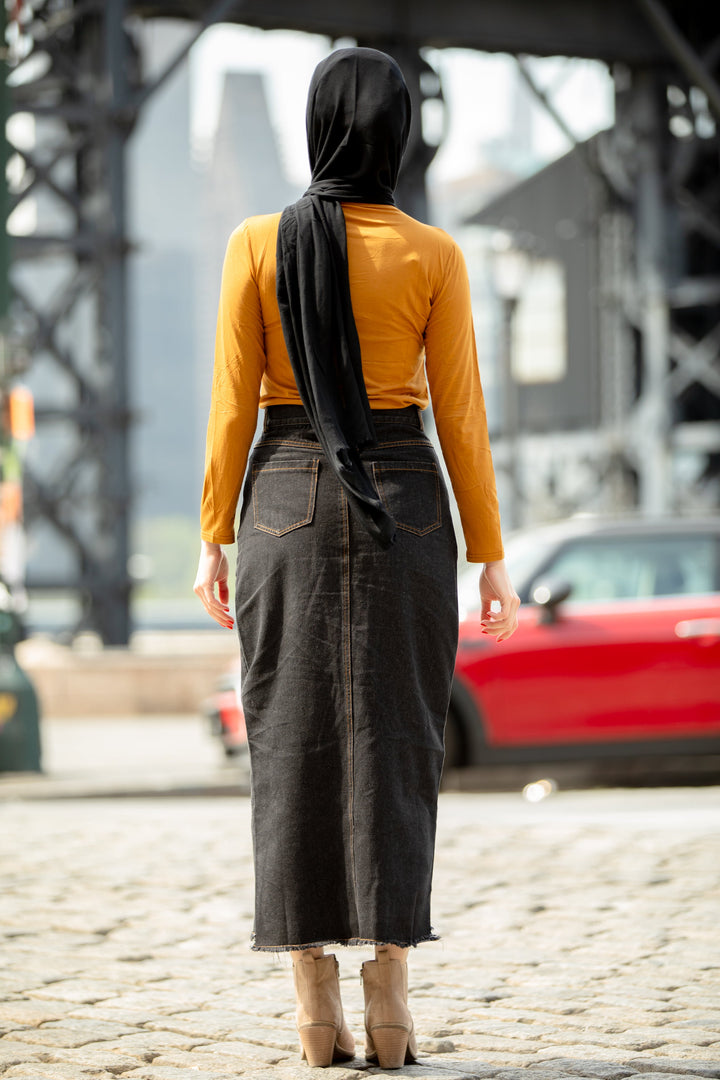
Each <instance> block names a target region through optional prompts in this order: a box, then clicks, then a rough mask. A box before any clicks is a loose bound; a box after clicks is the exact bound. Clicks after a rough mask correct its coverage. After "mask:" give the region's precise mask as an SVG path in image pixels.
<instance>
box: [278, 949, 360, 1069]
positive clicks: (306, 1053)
mask: <svg viewBox="0 0 720 1080" xmlns="http://www.w3.org/2000/svg"><path fill="white" fill-rule="evenodd" d="M293 976H294V979H295V994H296V997H297V1027H298V1034H299V1035H300V1045H301V1046H302V1056H303V1058H307V1062H308V1065H313V1066H316V1065H319V1066H321V1067H323V1066H327V1065H332V1063H333V1061H348V1060H349V1059H350V1058H353V1057H354V1056H355V1040H354V1039H353V1037H352V1035H351V1034H350V1031H349V1029H348V1026H347V1024H346V1023H345V1019H344V1017H343V1009H342V1001H341V1000H340V983H339V981H338V962H337V960H336V959H335V957H334V956H321V957H318V958H316V957H314V956H313V955H312V953H311V952H310V951H309V950H308V951H307V952H304V953H303V956H302V959H301V960H298V961H296V962H295V963H294V964H293Z"/></svg>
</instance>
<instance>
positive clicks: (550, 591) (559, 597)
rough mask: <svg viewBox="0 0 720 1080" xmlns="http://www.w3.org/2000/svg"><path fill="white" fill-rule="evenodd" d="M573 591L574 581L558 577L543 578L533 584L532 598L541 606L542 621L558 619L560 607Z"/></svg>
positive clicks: (547, 621)
mask: <svg viewBox="0 0 720 1080" xmlns="http://www.w3.org/2000/svg"><path fill="white" fill-rule="evenodd" d="M571 592H572V583H571V582H569V581H565V580H563V579H558V578H543V579H541V580H540V581H538V582H537V584H536V585H534V586H533V591H532V600H533V603H534V604H537V606H538V607H539V608H540V622H542V623H555V622H557V621H558V610H557V609H558V607H559V605H560V604H562V603H563V601H564V600H567V598H568V596H569V595H570V593H571Z"/></svg>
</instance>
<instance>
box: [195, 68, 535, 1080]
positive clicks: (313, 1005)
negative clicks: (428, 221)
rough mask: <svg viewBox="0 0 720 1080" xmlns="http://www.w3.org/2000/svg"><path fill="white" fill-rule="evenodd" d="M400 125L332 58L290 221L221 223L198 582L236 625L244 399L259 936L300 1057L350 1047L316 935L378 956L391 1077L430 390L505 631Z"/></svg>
mask: <svg viewBox="0 0 720 1080" xmlns="http://www.w3.org/2000/svg"><path fill="white" fill-rule="evenodd" d="M409 123H410V99H409V95H408V92H407V87H406V85H405V82H404V80H403V77H402V74H401V72H400V69H399V67H398V66H397V64H396V63H395V61H394V60H392V59H391V58H390V57H389V56H386V55H385V54H384V53H380V52H377V51H375V50H372V49H341V50H338V51H336V52H334V53H332V54H331V55H330V56H329V57H328V58H327V59H326V60H324V61H323V62H322V63H321V64H320V65H319V66H318V68H317V70H316V71H315V74H314V76H313V79H312V82H311V85H310V92H309V98H308V109H307V130H308V144H309V153H310V163H311V167H312V183H311V185H310V187H309V188H308V191H307V192H306V194H305V196H304V197H303V198H302V199H300V200H298V202H297V203H295V204H293V205H292V206H291V207H288V208H287V209H286V210H285V211H284V212H283V214H282V215H277V214H275V215H270V216H266V217H257V218H251V219H249V220H247V221H245V222H243V224H242V225H240V226H239V228H238V229H236V230H235V232H234V233H233V235H232V236H231V238H230V241H229V245H228V250H227V254H226V258H225V264H224V269H223V280H222V287H221V297H220V309H219V316H218V329H217V341H216V357H215V372H214V380H213V397H212V406H211V412H210V423H209V428H208V450H207V460H206V476H205V486H204V492H203V505H202V533H201V535H202V552H201V556H200V565H199V568H198V575H197V580H196V583H195V592H196V593H197V594H198V596H199V597H200V598H201V600H202V601H203V603H204V604H205V607H206V608H207V610H208V612H209V613H210V615H212V616H213V618H214V619H216V620H217V621H218V622H219V623H220V624H221V625H223V626H227V627H230V626H232V619H231V617H230V614H229V605H228V601H229V596H228V585H227V573H228V568H227V561H226V558H225V556H224V554H223V553H222V549H221V545H222V544H225V543H232V542H233V540H234V539H235V534H234V518H235V510H236V504H237V500H238V496H239V491H240V486H241V482H242V477H243V475H244V473H245V467H246V461H247V456H248V453H249V448H250V445H251V442H252V439H253V436H254V432H255V426H256V419H257V409H258V404H259V405H260V406H261V407H263V408H264V409H265V420H264V430H263V435H262V438H261V439H260V440H259V442H258V444H257V445H256V447H255V450H254V452H253V455H252V459H251V461H250V465H249V468H248V470H247V480H246V486H245V491H244V496H243V502H242V510H241V515H240V524H239V528H238V534H237V541H238V567H237V584H236V616H237V625H238V632H239V637H240V648H241V658H242V687H243V689H242V696H243V707H244V710H245V716H246V721H247V728H248V741H249V745H250V755H251V763H252V791H253V845H254V856H255V876H256V896H255V899H256V909H255V927H254V933H253V948H255V949H261V950H262V949H265V950H272V951H277V950H286V951H290V953H291V955H292V959H293V970H294V976H295V987H296V994H297V1003H298V1011H297V1016H298V1029H299V1033H300V1040H301V1044H302V1051H303V1057H306V1058H307V1059H308V1061H309V1063H310V1064H311V1065H329V1064H330V1063H331V1061H333V1060H338V1059H343V1058H350V1057H352V1056H353V1053H354V1044H353V1039H352V1036H351V1034H350V1032H349V1031H348V1030H347V1026H346V1025H345V1023H344V1020H343V1013H342V1005H341V1002H340V990H339V984H338V977H337V963H336V960H335V957H334V956H332V955H329V956H326V955H325V953H324V947H325V946H326V945H329V944H332V943H335V944H344V945H354V944H371V945H374V946H375V960H372V961H368V962H366V963H365V964H363V967H362V976H363V986H364V990H365V1004H366V1009H365V1026H366V1055H367V1057H368V1058H369V1059H370V1060H372V1061H378V1062H379V1064H380V1065H381V1066H382V1067H384V1068H395V1067H399V1066H400V1065H402V1064H403V1063H404V1062H405V1061H412V1060H414V1058H415V1055H416V1052H417V1050H416V1042H415V1037H414V1031H413V1025H412V1018H411V1016H410V1013H409V1011H408V1008H407V966H406V958H407V952H408V949H409V947H410V946H413V945H417V944H418V942H420V941H429V940H434V939H435V936H436V935H434V934H433V932H432V928H431V925H430V885H431V876H432V863H433V849H434V840H435V821H436V811H437V794H438V785H439V781H440V772H441V768H442V757H443V728H444V723H445V717H446V713H447V707H448V701H449V695H450V686H451V680H452V673H453V667H454V661H455V651H456V647H457V602H456V596H457V593H456V580H455V572H456V556H457V549H456V544H455V539H454V535H453V529H452V523H451V519H450V511H449V507H448V502H447V493H446V491H445V487H444V484H443V482H442V478H441V475H440V472H439V469H438V463H437V459H436V456H435V453H434V451H433V449H432V446H431V444H430V442H429V441H428V440H427V438H426V437H425V435H424V434H423V430H422V419H421V416H420V411H419V410H420V409H423V408H425V406H426V405H427V404H428V383H429V388H430V393H431V395H432V402H433V409H434V415H435V422H436V426H437V430H438V434H439V437H440V441H441V444H442V448H443V455H444V457H445V460H446V462H447V466H448V470H449V473H450V477H451V480H452V484H453V489H454V491H455V494H456V497H457V501H458V504H459V508H460V513H461V518H462V523H463V531H464V533H465V537H466V541H467V547H468V559H470V560H471V561H476V562H482V563H484V568H483V570H482V574H481V577H480V592H481V597H482V604H483V624H484V627H485V631H486V632H487V633H488V634H491V635H493V636H494V637H495V638H496V640H498V641H502V640H503V639H505V638H507V637H508V636H509V635H510V634H511V633H512V632H513V631H514V629H515V626H516V624H517V608H518V604H519V601H518V598H517V596H516V594H515V592H514V590H513V588H512V585H511V583H510V581H509V578H508V575H507V571H506V569H505V565H504V562H503V550H502V540H501V536H500V526H499V517H498V511H497V499H496V494H495V482H494V476H493V471H492V461H491V457H490V450H489V446H488V440H487V425H486V420H485V410H484V404H483V397H482V389H481V386H480V380H479V375H478V369H477V360H476V355H475V345H474V336H473V327H472V318H471V312H470V299H469V288H468V281H467V273H466V271H465V266H464V262H463V259H462V256H461V254H460V252H459V250H458V248H457V246H456V245H455V243H454V242H453V241H452V240H451V238H450V237H449V236H447V235H446V234H445V233H443V232H441V231H440V230H439V229H435V228H431V227H429V226H426V225H423V224H420V223H419V222H417V221H415V220H413V219H412V218H409V217H407V216H406V215H405V214H403V213H401V212H400V211H399V210H398V209H397V208H396V207H395V206H394V202H393V189H394V187H395V183H396V180H397V175H398V170H399V168H400V161H401V158H402V154H403V151H404V149H405V144H406V141H407V134H408V128H409ZM216 585H217V587H218V595H217V596H216V594H215V586H216ZM493 601H499V611H497V612H495V611H493V610H492V609H491V604H492V602H493ZM497 606H498V605H495V607H497Z"/></svg>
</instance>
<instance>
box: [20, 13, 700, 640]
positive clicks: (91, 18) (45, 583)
mask: <svg viewBox="0 0 720 1080" xmlns="http://www.w3.org/2000/svg"><path fill="white" fill-rule="evenodd" d="M163 17H165V18H176V19H185V20H188V22H189V23H192V24H193V25H194V31H193V32H192V33H190V34H189V37H188V42H187V44H186V46H185V47H184V48H183V49H182V50H181V51H180V52H179V53H178V54H177V56H175V57H174V58H173V60H172V62H171V63H170V64H168V65H167V67H166V68H165V70H164V71H163V72H162V73H161V74H160V76H159V77H156V78H154V79H153V80H152V81H147V80H146V79H145V78H144V76H143V70H142V57H141V56H140V55H139V53H138V49H137V47H136V44H135V41H134V38H133V21H134V20H137V19H138V18H140V19H156V18H163ZM9 20H10V21H9V30H8V43H9V45H8V56H9V62H10V64H11V68H12V69H13V71H12V76H11V79H10V83H11V93H10V105H9V108H10V111H11V113H24V114H30V115H31V116H32V117H33V118H34V121H35V128H36V133H37V137H36V139H35V141H34V143H33V144H32V145H27V144H25V143H23V140H22V139H17V140H16V141H13V140H12V138H11V145H10V147H9V153H10V155H11V159H14V163H15V171H14V172H13V171H12V170H11V176H12V177H14V179H13V180H12V185H11V190H10V207H9V208H10V210H11V211H12V210H14V209H16V208H17V207H19V206H20V205H21V204H22V203H23V202H24V201H25V200H28V199H30V198H31V197H37V196H38V195H39V194H40V193H42V194H43V197H44V198H45V199H46V200H50V201H51V202H52V203H53V204H54V205H55V206H56V207H57V208H58V210H57V213H56V215H55V218H54V219H53V220H56V221H57V222H58V225H57V228H55V227H53V228H52V229H51V230H49V231H43V230H42V229H37V230H35V231H34V232H33V231H27V232H24V233H23V235H17V236H14V237H12V257H13V268H12V275H11V282H12V301H11V307H10V326H9V331H8V334H9V340H10V345H11V347H10V349H9V354H8V356H9V359H6V363H5V374H4V377H5V378H12V377H15V376H16V375H17V374H19V373H21V372H22V371H23V370H26V369H27V367H28V366H31V365H36V364H44V365H47V366H49V367H48V370H49V369H50V368H52V369H53V371H54V373H55V376H56V377H55V379H54V380H53V381H52V385H60V383H62V386H63V392H62V393H61V394H59V395H58V396H57V400H45V399H42V398H40V399H39V400H38V407H37V420H38V424H39V426H40V428H41V430H43V431H45V432H47V433H51V432H52V431H53V430H54V429H57V427H58V425H60V426H61V427H62V429H63V431H64V432H65V437H64V438H63V439H62V440H60V442H58V443H57V446H58V450H57V452H56V453H53V452H50V453H48V455H47V460H44V461H43V462H42V464H41V465H40V466H39V465H37V464H36V465H34V466H33V467H32V468H28V469H27V470H26V475H25V506H26V510H25V514H26V523H27V527H28V528H29V529H30V530H33V529H34V528H36V527H38V526H39V525H42V527H43V528H45V529H46V530H49V531H50V533H51V534H52V535H54V536H55V537H56V538H57V543H58V545H59V546H60V547H62V548H63V549H64V550H65V551H69V552H70V554H71V560H70V561H71V563H72V566H71V569H69V570H68V568H67V566H62V567H61V568H60V569H59V570H58V571H57V572H53V571H52V569H51V568H48V571H47V574H46V576H45V577H44V578H43V579H42V580H35V581H32V580H31V581H29V582H28V586H29V588H36V589H44V590H62V591H66V592H67V591H69V592H74V593H75V594H76V595H78V596H80V597H81V598H82V614H81V617H80V619H79V622H78V626H77V627H76V628H75V629H80V628H90V629H93V630H95V631H97V632H98V633H99V634H100V635H101V636H102V639H103V641H104V642H105V643H107V644H123V643H125V642H127V640H128V637H129V634H130V630H131V625H130V595H131V589H132V582H131V577H130V574H129V571H128V556H129V544H128V525H129V519H130V508H131V496H132V492H131V490H130V476H129V466H128V445H129V438H130V430H131V422H132V417H131V415H130V406H129V397H128V343H127V321H128V297H127V265H128V258H129V256H130V254H131V244H130V240H129V238H128V235H127V228H126V201H125V200H126V197H125V160H124V159H125V148H126V146H127V142H128V139H129V137H130V135H131V133H132V131H133V127H134V124H135V122H136V120H137V118H138V116H139V115H140V113H141V111H142V109H143V107H144V106H145V104H146V103H147V101H148V100H149V99H150V98H151V96H152V94H153V93H154V91H155V90H156V89H157V88H158V86H160V85H161V84H162V83H163V82H164V81H165V80H166V79H167V78H169V77H170V76H171V75H172V73H173V72H174V71H175V69H176V68H177V67H178V65H179V64H181V63H183V61H184V59H185V57H186V55H187V53H188V51H189V49H190V47H191V45H192V43H193V42H194V41H195V40H197V38H198V37H199V36H200V34H201V33H202V32H203V31H204V30H205V28H206V27H207V26H209V25H211V24H214V23H219V22H234V23H240V24H245V25H249V26H254V27H259V28H263V29H280V28H284V29H296V30H304V31H310V32H314V33H318V34H323V35H327V36H328V37H330V38H332V39H338V38H345V37H350V38H353V39H354V40H357V41H358V42H359V43H361V44H368V45H374V46H376V47H379V48H383V49H385V50H386V51H388V52H391V53H393V54H394V55H395V56H397V58H398V59H399V60H400V63H401V65H402V66H403V70H404V71H405V73H406V77H407V78H408V82H409V84H410V88H411V93H412V94H413V96H414V98H415V101H416V102H417V101H419V100H421V99H422V98H423V96H428V95H431V96H433V95H435V96H440V95H441V93H442V90H441V88H440V87H439V82H438V80H437V79H435V80H434V81H433V79H432V77H430V78H428V76H432V72H431V71H429V69H428V65H427V63H426V61H425V60H424V59H423V57H422V55H421V53H420V50H421V49H422V48H423V47H426V46H432V47H436V48H445V47H462V48H470V49H478V50H483V51H487V52H498V51H501V52H507V53H510V54H513V55H514V56H515V57H516V58H517V63H518V65H519V67H520V70H521V72H522V73H523V76H524V78H525V79H526V81H528V82H529V84H530V86H531V89H532V90H533V91H534V93H535V94H536V95H537V97H538V99H539V100H541V101H542V102H543V104H544V106H545V107H546V108H547V109H548V110H549V111H550V112H551V114H552V115H553V116H554V119H555V121H556V123H557V124H558V125H559V126H560V127H562V128H563V129H564V130H565V131H566V133H567V134H569V136H570V137H571V138H572V132H570V131H569V130H568V127H567V124H566V122H565V120H564V118H563V117H562V116H561V115H558V114H557V112H556V111H555V109H554V106H553V105H552V102H551V101H550V100H549V99H548V97H547V95H546V94H545V93H544V91H543V90H542V88H541V87H539V86H538V85H536V84H535V82H534V81H533V76H532V73H531V69H530V67H529V66H528V64H527V63H526V59H525V58H527V57H532V56H554V55H564V56H569V57H582V58H590V59H595V60H600V61H603V62H605V63H606V64H607V65H608V66H609V68H610V70H611V72H612V74H613V77H614V80H615V88H616V124H615V127H614V129H613V131H612V132H611V134H610V136H609V138H608V139H607V140H606V141H605V152H604V154H603V155H601V157H600V158H599V159H598V160H596V161H594V162H593V163H592V167H593V169H594V171H595V174H596V176H598V178H599V182H600V183H601V184H602V185H603V190H604V191H605V193H606V198H605V200H604V211H603V219H602V221H601V222H600V225H599V236H600V247H601V257H602V262H603V266H604V272H603V277H602V282H601V293H602V297H601V299H602V316H601V329H602V334H603V347H604V349H605V358H604V363H603V374H602V380H601V381H602V385H601V386H600V388H599V393H600V394H601V398H602V422H601V425H600V428H599V429H598V431H597V432H592V433H589V434H588V433H586V434H585V436H584V437H583V438H584V442H583V445H582V448H581V449H582V452H583V453H584V454H585V455H586V457H587V459H588V460H589V461H590V462H591V464H592V469H593V473H594V476H595V489H596V490H595V493H593V492H586V493H585V495H584V496H580V495H578V500H577V508H582V506H583V505H597V504H598V500H597V497H596V495H597V490H599V489H600V488H601V487H602V486H603V485H607V483H608V481H609V478H611V477H612V476H613V475H615V474H617V473H618V472H619V473H622V474H623V475H625V476H630V477H632V480H633V483H632V488H633V492H634V494H633V500H634V502H635V504H636V505H637V506H638V507H639V508H641V509H642V510H644V511H647V512H668V511H682V510H683V509H684V508H685V507H687V506H689V505H691V504H692V502H693V497H694V496H693V491H692V490H690V488H693V489H694V488H697V487H698V486H700V487H702V485H707V484H708V483H709V482H714V481H717V477H718V473H720V175H719V174H720V17H719V16H718V15H717V13H716V11H715V9H714V7H713V5H711V4H707V3H706V2H704V0H683V2H682V3H681V2H680V0H664V2H661V0H603V2H602V3H601V2H599V0H550V2H549V3H546V4H537V3H535V2H534V0H486V2H484V3H482V4H478V3H475V2H473V0H446V2H445V3H444V4H437V3H435V2H434V0H413V2H412V3H410V2H409V0H362V2H360V0H345V2H344V3H342V4H338V3H337V2H336V0H305V2H304V3H303V4H297V3H296V2H295V0H211V2H201V0H16V3H15V5H14V9H13V10H12V11H11V13H10V16H9ZM13 130H15V129H14V128H13V127H12V126H11V128H10V131H11V132H12V131H13ZM433 152H434V150H433V148H432V147H428V146H426V145H425V144H424V142H423V138H422V132H421V131H420V129H419V128H416V130H415V132H414V136H413V138H412V142H411V151H410V157H409V162H408V163H406V167H405V169H404V174H403V181H402V184H403V186H402V190H401V192H400V199H399V201H400V203H401V205H402V206H403V208H404V209H406V210H408V211H409V212H410V213H415V214H416V215H417V216H420V217H423V216H424V214H425V209H426V206H425V203H424V172H425V169H426V168H427V165H428V163H429V161H430V160H431V158H432V154H433ZM38 267H50V268H52V272H51V273H50V272H49V271H48V272H49V273H50V277H49V278H48V281H50V280H51V281H52V288H50V287H48V288H47V289H43V290H41V292H40V293H39V294H38V292H37V290H36V291H34V292H33V290H32V289H30V288H29V287H28V285H27V281H28V268H30V270H32V271H33V272H34V271H37V269H38ZM58 380H60V381H59V382H58ZM568 438H570V436H568ZM581 441H582V440H581ZM48 445H49V446H53V445H54V444H53V442H52V438H50V440H49V442H48ZM568 446H570V449H572V440H570V443H568V441H567V440H565V443H564V444H563V445H562V446H560V449H559V450H558V463H559V464H558V467H561V464H562V455H563V453H567V452H568ZM579 448H580V447H579V444H578V449H579ZM684 451H691V452H692V453H694V454H696V455H698V454H699V455H701V458H702V461H703V467H702V469H701V470H700V471H699V473H698V475H697V476H696V477H695V478H694V479H693V482H692V484H691V485H690V488H689V487H688V484H687V483H680V482H679V481H678V480H677V471H676V470H675V469H674V461H675V459H676V457H677V455H678V454H682V453H683V452H684ZM506 457H507V453H506V450H505V449H504V448H503V446H502V444H501V445H500V446H499V448H498V461H499V464H500V466H501V467H502V466H503V462H504V460H505V458H506ZM713 478H714V479H713ZM593 499H594V501H593ZM696 501H697V500H696Z"/></svg>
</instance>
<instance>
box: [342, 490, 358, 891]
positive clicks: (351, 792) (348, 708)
mask: <svg viewBox="0 0 720 1080" xmlns="http://www.w3.org/2000/svg"><path fill="white" fill-rule="evenodd" d="M340 501H341V507H342V509H341V514H342V523H343V668H344V673H345V716H346V722H347V732H348V796H349V798H348V811H349V816H350V867H351V871H352V882H353V891H354V894H355V907H356V911H357V897H358V885H357V874H356V870H355V730H354V723H353V692H352V651H351V643H352V627H351V614H352V613H351V607H350V522H349V508H348V501H347V499H346V498H345V493H344V492H343V490H342V488H340Z"/></svg>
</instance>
